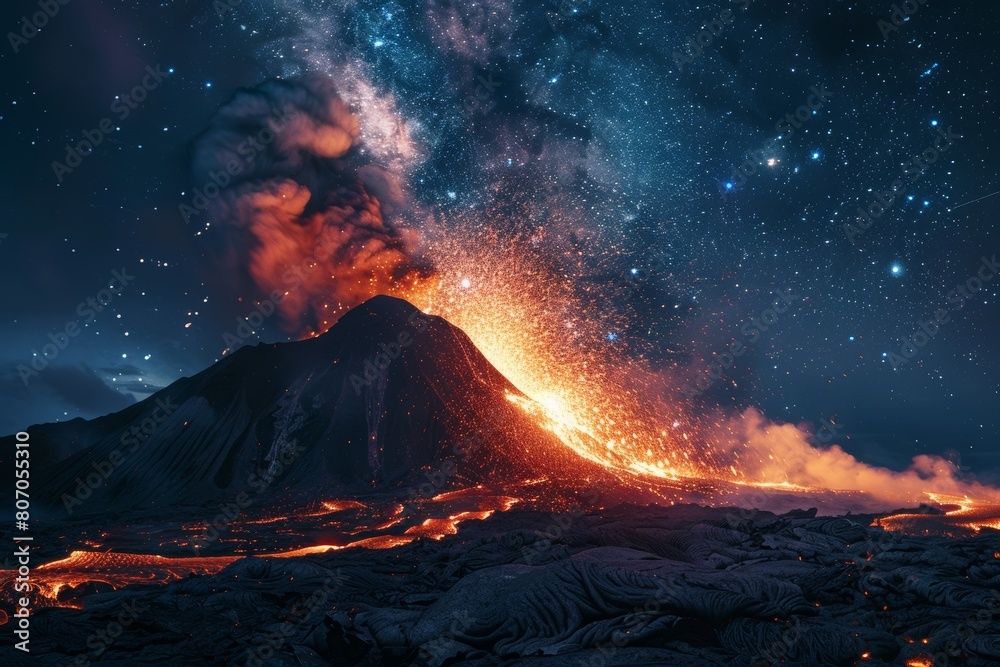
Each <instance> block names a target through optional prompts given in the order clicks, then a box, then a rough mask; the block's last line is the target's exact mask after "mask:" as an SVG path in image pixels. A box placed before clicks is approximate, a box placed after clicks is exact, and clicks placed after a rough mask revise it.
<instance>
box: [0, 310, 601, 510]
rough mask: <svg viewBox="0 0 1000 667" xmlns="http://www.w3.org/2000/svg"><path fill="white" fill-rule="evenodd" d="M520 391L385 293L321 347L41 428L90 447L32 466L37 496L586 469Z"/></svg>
mask: <svg viewBox="0 0 1000 667" xmlns="http://www.w3.org/2000/svg"><path fill="white" fill-rule="evenodd" d="M510 393H513V394H517V393H519V392H518V390H517V389H516V388H515V387H514V386H513V385H511V384H510V382H509V381H507V380H506V379H505V378H504V377H503V376H502V375H501V374H500V373H499V372H498V371H497V370H496V369H495V368H494V367H493V366H491V365H490V364H489V362H488V361H487V360H486V359H485V358H484V357H483V356H482V354H481V353H480V352H479V351H478V350H477V349H476V348H475V346H474V345H473V344H472V342H471V341H470V340H469V338H468V337H467V336H466V335H465V334H464V333H463V332H462V331H460V330H459V329H457V328H456V327H454V326H452V325H450V324H449V323H448V322H446V321H445V320H443V319H441V318H437V317H433V316H428V315H425V314H423V313H421V312H420V311H418V310H417V309H416V308H414V307H413V306H412V305H410V304H409V303H407V302H405V301H402V300H400V299H395V298H391V297H385V296H379V297H375V298H373V299H371V300H369V301H367V302H366V303H364V304H362V305H360V306H358V307H357V308H355V309H353V310H352V311H350V312H348V313H347V314H345V315H344V317H343V318H341V320H340V321H339V322H338V323H337V324H336V326H334V327H333V328H332V329H330V330H329V331H328V332H327V333H325V334H323V335H321V336H318V337H316V338H312V339H308V340H304V341H299V342H294V343H283V344H271V345H257V346H255V347H245V348H242V349H240V350H238V351H237V352H235V353H234V354H233V355H232V356H230V357H227V358H226V359H224V360H222V361H220V362H218V363H217V364H215V365H213V366H212V367H210V368H208V369H206V370H205V371H203V372H201V373H199V374H198V375H195V376H194V377H191V378H183V379H181V380H178V381H177V382H175V383H173V384H172V385H170V386H169V387H167V388H166V389H163V390H162V391H160V392H158V393H157V394H155V395H154V396H152V397H150V398H149V399H146V400H145V401H143V402H141V403H138V404H136V405H134V406H131V407H129V408H127V409H126V410H123V411H121V412H118V413H115V414H113V415H108V416H105V417H102V418H100V419H97V420H92V421H90V422H81V421H79V420H74V422H70V423H66V424H60V425H48V426H45V427H39V430H41V431H43V433H44V437H46V438H50V439H58V438H74V437H77V438H82V437H86V438H87V439H88V442H89V444H88V445H87V446H86V447H84V448H83V449H82V450H81V451H80V452H79V453H78V454H76V455H73V456H71V457H69V458H68V459H66V460H64V461H62V462H60V463H58V464H56V465H53V466H50V467H49V466H47V467H46V468H45V469H42V470H38V469H35V470H33V477H34V478H35V479H34V483H33V487H34V488H35V489H36V490H40V492H42V493H43V494H44V495H43V500H44V501H45V502H46V504H48V505H49V506H50V507H52V508H54V509H56V511H62V512H65V511H66V510H65V509H63V508H65V507H68V508H71V509H72V510H73V512H74V514H79V513H84V514H86V513H91V512H105V511H109V510H113V509H118V510H120V509H123V508H130V509H135V508H152V507H164V506H171V505H205V504H209V503H213V502H217V501H218V500H220V499H221V498H224V497H228V496H230V495H231V494H233V493H238V492H240V491H257V492H259V491H261V490H262V489H265V488H267V489H270V490H273V491H283V490H288V491H290V492H293V493H295V494H310V493H324V492H326V493H330V492H333V493H359V492H364V491H372V490H383V489H384V490H391V489H393V488H398V487H401V486H402V485H405V484H407V483H413V482H414V481H416V480H417V479H418V476H417V474H418V473H419V472H420V471H421V470H426V469H429V468H433V467H434V466H435V465H439V464H440V461H441V460H442V459H444V458H447V457H452V458H456V457H457V458H458V459H460V460H461V464H460V465H459V466H457V468H456V473H455V474H454V476H453V477H451V478H450V480H449V481H453V482H458V483H463V484H474V483H479V482H490V483H496V482H503V480H504V479H507V478H509V477H512V476H513V475H514V474H515V473H516V472H523V471H530V473H531V474H532V475H534V476H536V477H544V476H545V475H546V474H556V473H558V472H559V471H560V470H563V469H565V466H566V465H567V464H569V463H571V462H572V463H573V465H576V466H579V465H581V462H580V461H579V459H578V458H577V457H575V455H573V454H572V453H571V452H569V451H568V450H567V449H566V448H565V447H563V446H561V445H560V444H559V442H558V441H557V440H556V439H555V438H554V436H552V435H551V434H550V433H548V432H547V431H545V430H543V429H542V428H540V427H538V426H537V425H536V424H534V423H533V422H532V421H530V419H529V418H528V417H527V416H526V415H525V414H524V413H523V412H521V411H520V410H519V409H517V408H516V407H515V406H514V405H513V404H512V403H511V402H510V401H509V400H508V399H507V395H508V394H510ZM34 431H35V429H29V433H33V432H34ZM144 431H145V433H144ZM81 434H85V435H81ZM147 434H148V435H147ZM470 437H472V438H474V440H473V441H472V443H473V444H472V446H471V447H470V445H469V440H468V438H470ZM4 440H12V438H5V439H4ZM12 449H13V447H12V446H10V445H8V446H6V447H4V448H3V451H8V452H9V451H12ZM595 472H596V471H595ZM74 500H79V501H80V502H74Z"/></svg>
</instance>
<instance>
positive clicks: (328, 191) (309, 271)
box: [194, 75, 427, 334]
mask: <svg viewBox="0 0 1000 667" xmlns="http://www.w3.org/2000/svg"><path fill="white" fill-rule="evenodd" d="M360 134H361V129H360V123H359V121H358V119H357V118H356V117H355V116H354V115H353V114H352V113H351V111H350V110H349V109H348V107H347V105H346V104H345V103H344V101H343V100H342V99H341V98H340V97H339V95H338V94H337V92H336V90H335V89H334V87H333V84H332V82H331V80H330V79H329V78H327V77H322V76H318V75H313V76H309V77H306V78H303V79H302V80H299V81H268V82H266V83H264V84H261V85H260V86H258V87H257V88H255V89H253V90H245V91H240V92H238V93H237V94H236V95H235V96H234V97H233V99H232V100H230V101H229V102H228V103H227V104H226V105H224V106H223V107H222V108H221V109H220V110H219V111H218V113H217V114H216V116H215V117H214V118H213V120H212V123H211V125H210V127H209V129H208V130H207V131H206V132H205V133H203V134H202V135H201V136H200V137H199V138H198V140H197V141H196V143H195V148H194V170H195V174H196V177H199V178H202V179H204V181H205V182H206V186H205V188H204V191H205V192H206V193H211V192H212V190H211V189H210V186H209V185H208V184H209V183H213V182H214V183H215V184H219V183H220V182H224V183H225V187H223V188H221V192H219V193H218V194H217V195H216V196H215V197H214V198H211V197H207V198H206V200H207V205H206V207H205V208H207V210H208V213H209V215H208V220H209V221H213V222H218V223H221V224H222V225H223V227H224V228H225V230H226V234H225V239H224V243H225V244H226V246H227V247H226V251H225V254H226V255H228V256H229V257H231V258H232V263H233V265H234V266H233V268H238V269H241V270H244V271H245V272H246V274H247V275H248V276H249V278H250V279H251V280H252V281H253V283H254V285H255V287H256V290H257V291H258V294H259V295H260V296H261V297H262V298H271V299H272V300H274V301H276V302H278V309H279V313H280V315H281V318H282V323H283V325H284V326H285V328H286V329H287V330H289V331H292V332H296V333H299V334H306V333H315V332H320V331H324V330H326V329H327V328H329V326H330V325H332V324H333V322H335V321H336V319H337V318H338V317H339V315H340V314H342V313H343V312H344V311H346V310H347V309H350V308H352V307H353V306H356V305H358V304H359V303H361V302H363V301H365V300H366V299H368V298H370V297H372V296H375V295H376V294H381V293H386V292H390V293H391V292H393V291H394V289H395V288H396V286H398V285H412V284H413V283H414V282H415V281H417V280H418V279H419V278H420V277H421V276H422V275H424V274H426V273H427V267H426V266H425V265H424V264H423V263H421V262H419V261H418V260H415V259H414V257H413V255H414V248H415V247H416V245H417V237H416V235H415V234H414V233H413V232H409V231H407V230H404V229H401V228H398V227H395V226H393V225H392V224H390V223H388V222H387V221H386V220H385V218H384V216H383V208H384V205H388V206H390V207H400V206H402V205H403V203H404V202H405V199H406V193H405V189H404V188H403V187H402V185H401V184H400V183H399V181H398V180H397V179H396V178H395V177H394V176H393V175H392V174H390V173H389V172H387V171H385V170H384V169H381V168H380V167H378V166H377V165H373V164H369V163H368V162H367V159H366V158H365V156H364V151H363V150H361V148H360V147H359V144H358V140H359V136H360ZM196 192H200V191H198V190H197V189H196ZM380 200H381V201H380ZM209 224H210V223H209ZM209 224H207V225H206V227H208V226H209ZM276 293H280V296H279V297H278V298H275V296H276Z"/></svg>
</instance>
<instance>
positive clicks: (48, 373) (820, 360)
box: [0, 0, 1000, 480]
mask: <svg viewBox="0 0 1000 667" xmlns="http://www.w3.org/2000/svg"><path fill="white" fill-rule="evenodd" d="M914 6H915V7H917V9H916V11H915V12H913V13H912V15H910V16H903V15H900V16H897V17H896V21H895V23H893V16H892V15H893V11H894V10H893V5H892V3H890V2H881V1H873V0H869V1H865V2H853V1H847V0H827V1H823V2H812V1H809V2H807V1H805V0H800V1H790V0H784V1H782V0H718V1H717V2H693V1H689V0H677V1H673V2H669V3H666V2H664V3H625V4H622V3H611V2H598V1H596V0H560V1H556V0H548V1H540V2H521V1H517V0H485V1H482V2H479V1H477V2H466V1H463V2H459V1H457V0H434V1H433V2H420V3H396V2H367V1H362V2H317V1H309V0H242V2H240V1H239V0H229V1H228V2H221V1H220V2H216V3H214V5H213V3H209V2H200V3H194V2H171V1H163V2H159V3H139V2H110V1H100V0H70V2H69V3H68V4H65V5H60V6H59V9H58V12H57V13H56V14H55V15H54V16H52V17H51V18H47V20H46V21H45V23H46V25H44V27H43V28H42V29H41V30H40V31H38V32H37V34H35V33H34V32H33V30H32V28H30V27H29V28H25V26H24V21H22V18H21V17H23V16H27V17H29V18H28V19H27V20H28V21H29V23H30V22H31V21H32V20H34V19H32V18H31V17H32V16H34V15H36V13H37V12H38V11H39V9H38V5H37V3H32V2H25V1H23V0H16V1H14V2H10V3H7V4H6V5H5V7H4V9H3V11H2V14H3V17H4V22H5V23H4V25H5V28H6V30H5V32H7V31H10V33H9V34H8V35H7V37H6V39H5V42H6V43H5V44H4V46H3V48H2V49H0V76H2V81H3V85H2V93H0V132H2V134H3V137H4V147H5V159H4V160H3V162H2V166H0V169H2V170H3V173H2V182H3V188H2V191H0V193H2V194H0V233H2V234H3V236H0V272H2V275H3V284H4V296H5V304H4V305H5V307H4V311H5V312H4V316H3V317H4V326H3V328H2V330H0V335H2V345H0V350H2V351H0V370H2V373H0V394H2V397H3V401H2V407H0V429H2V430H3V431H4V432H13V431H15V430H19V429H23V428H24V427H26V426H28V425H30V424H35V423H42V422H50V421H57V420H59V421H65V420H69V419H73V418H75V417H84V418H92V417H95V416H98V415H101V414H105V413H108V412H110V411H114V410H117V409H120V408H122V407H125V406H127V405H129V404H131V403H132V402H134V401H136V400H141V399H142V398H144V397H146V396H148V395H149V394H150V393H152V392H154V391H156V390H157V389H159V388H162V387H165V386H167V385H168V384H170V383H171V382H173V381H174V380H176V379H178V378H180V377H183V376H190V375H192V374H194V373H197V372H199V371H200V370H202V369H204V368H206V367H207V366H209V365H210V364H212V363H213V362H214V361H216V360H218V359H221V358H222V357H223V355H224V353H226V352H227V344H226V342H225V339H224V335H225V334H226V333H227V332H231V331H233V330H234V328H235V327H236V325H237V323H238V322H239V321H240V319H241V318H245V317H246V315H247V312H248V308H249V307H250V306H251V305H252V301H253V299H254V298H257V296H258V295H259V294H260V293H261V291H260V290H259V289H255V288H254V285H253V283H252V281H250V280H249V279H248V277H247V275H245V274H246V271H244V270H242V269H241V266H240V258H239V257H237V258H236V259H235V260H234V259H233V257H231V256H227V252H229V253H231V252H232V245H227V239H226V235H227V234H233V233H234V232H233V231H232V229H231V228H228V227H226V226H225V225H219V224H215V225H213V224H212V222H213V220H212V219H211V216H210V215H209V214H208V213H207V212H206V213H203V214H199V215H195V216H184V215H183V212H182V210H181V205H183V204H187V205H191V204H192V202H193V197H194V196H195V190H198V189H204V186H205V184H206V182H205V179H204V177H203V176H200V175H199V171H198V168H197V164H195V163H196V162H197V159H196V158H197V157H198V155H199V146H204V143H199V142H204V140H205V137H206V132H207V131H208V130H209V128H212V127H217V126H218V123H217V120H216V121H213V119H218V114H219V111H220V109H221V108H224V107H225V105H227V104H229V103H230V102H231V101H232V100H233V99H234V95H236V94H237V93H238V91H239V90H240V89H244V90H246V89H252V90H259V87H260V86H261V85H262V84H263V83H264V82H265V81H268V80H273V79H280V80H282V81H285V82H294V81H299V80H302V78H303V77H308V76H313V75H316V74H317V73H318V74H321V75H324V76H326V77H328V78H329V80H330V81H331V82H332V85H333V86H334V87H335V88H336V90H337V92H338V93H339V95H340V97H342V98H343V100H344V101H345V102H346V104H347V105H348V106H349V107H350V109H351V111H352V112H353V113H354V115H355V116H356V117H357V119H358V120H359V122H360V137H359V138H358V140H357V141H356V142H355V143H354V145H353V147H352V149H351V150H352V153H351V155H350V156H349V158H350V160H353V161H354V163H356V164H354V166H353V167H352V168H356V169H369V171H368V172H365V173H369V174H370V173H371V171H370V169H373V168H375V167H377V168H378V170H379V172H378V173H379V174H383V175H384V178H383V179H382V180H381V181H380V182H382V183H383V184H384V183H386V182H390V183H393V184H401V187H402V188H403V189H405V193H406V194H405V196H404V197H400V198H398V201H397V200H396V199H394V198H393V197H391V196H387V197H386V198H385V200H384V201H382V213H383V215H384V218H385V222H386V224H387V225H389V226H390V227H392V228H393V229H406V230H408V231H407V234H412V235H415V236H420V235H422V234H423V235H424V237H425V238H424V240H423V241H422V242H421V243H418V244H417V245H418V246H420V250H419V252H418V254H419V255H420V258H421V259H420V261H421V262H424V261H425V262H428V263H431V264H433V263H434V262H435V245H434V242H433V241H432V240H429V239H430V233H429V231H428V230H430V229H431V228H433V229H435V230H437V231H440V230H441V229H442V228H445V229H447V231H448V233H449V237H450V238H456V237H457V238H461V237H462V235H463V234H466V233H468V234H471V233H472V230H471V228H472V227H476V228H479V227H481V226H482V225H483V224H486V223H484V222H483V221H484V220H486V221H488V225H489V227H490V229H491V230H493V231H495V233H496V234H497V238H498V239H499V242H500V243H501V244H502V243H503V242H504V241H503V239H504V238H505V235H509V236H510V237H511V238H514V237H518V238H530V239H531V240H532V243H533V247H534V248H536V249H537V251H538V254H539V255H540V256H541V257H543V258H544V260H545V262H546V266H547V270H548V271H549V272H550V273H552V274H553V275H558V276H560V277H561V279H562V280H564V281H565V282H566V283H567V284H569V285H570V289H571V290H572V291H573V293H574V294H575V295H576V297H578V298H579V300H580V301H579V303H582V304H585V306H586V307H582V308H581V309H580V311H581V312H580V314H579V316H580V317H581V318H584V319H587V320H588V321H589V324H590V326H588V327H587V328H586V331H587V332H588V335H589V336H590V338H591V340H588V341H585V343H586V345H588V346H589V347H590V348H591V349H595V348H596V349H599V348H600V346H605V347H606V348H607V349H608V350H609V351H613V352H614V355H615V356H616V358H621V357H626V358H629V359H631V360H634V361H635V362H636V363H641V364H643V365H644V367H646V368H650V369H653V370H654V371H655V372H658V373H661V375H662V376H663V377H664V378H667V379H669V381H668V382H665V383H664V384H665V386H666V387H668V388H667V389H664V390H663V391H668V392H672V393H673V398H674V400H676V401H678V402H684V403H685V404H687V405H689V406H690V409H691V410H699V409H704V408H705V407H706V406H712V409H715V408H718V407H719V406H722V408H734V409H740V408H743V407H746V406H755V407H757V408H759V409H760V410H761V411H763V412H764V413H765V414H766V415H767V416H768V417H769V418H770V419H772V420H775V421H778V422H790V423H795V424H803V425H805V426H804V428H807V429H810V430H813V431H815V432H816V439H817V442H818V443H820V444H823V445H825V444H827V443H837V444H840V445H842V446H843V447H844V448H845V449H846V450H848V451H849V452H851V453H853V454H855V455H856V456H858V457H859V458H861V459H862V460H864V461H866V462H870V463H874V464H878V465H886V466H890V467H902V466H904V465H905V464H906V463H907V462H908V461H909V460H910V459H911V458H912V457H913V456H915V455H917V454H921V453H928V454H936V455H939V456H944V457H946V458H949V459H950V460H952V461H953V462H955V463H956V464H957V465H960V467H961V468H960V469H961V470H962V471H967V472H969V473H972V474H975V475H977V476H979V477H980V478H983V479H993V480H996V479H997V475H998V473H1000V451H998V450H997V448H996V437H997V434H998V432H1000V409H998V408H1000V394H998V383H997V381H996V376H997V373H998V371H1000V346H998V345H997V336H996V332H997V330H998V326H1000V307H998V301H997V291H998V285H1000V276H997V277H996V279H994V275H993V274H994V273H996V271H998V270H1000V268H990V267H994V263H993V262H994V260H993V258H994V257H995V256H996V255H998V254H1000V235H998V234H997V232H996V227H995V225H994V221H995V213H994V211H995V210H996V207H997V206H998V205H1000V194H997V191H998V190H1000V187H998V186H997V183H998V178H997V166H998V165H997V160H996V159H995V158H990V156H991V155H994V156H995V155H997V154H1000V153H998V151H1000V126H998V124H997V122H996V108H997V107H996V103H997V101H998V100H997V96H998V91H997V90H996V88H997V81H996V79H995V77H994V76H993V75H991V74H990V72H995V71H998V65H1000V63H998V53H997V48H996V38H995V35H996V32H997V28H998V27H1000V6H997V7H994V6H993V5H992V4H991V3H982V2H974V1H972V0H955V1H949V2H943V1H940V0H930V2H927V3H926V4H923V5H918V4H917V3H914ZM25 34H30V37H24V35H25ZM12 35H13V36H12ZM137 87H139V88H140V89H141V90H139V92H138V93H136V89H137ZM139 98H141V99H139ZM213 123H215V124H213ZM102 128H103V129H102ZM88 133H89V136H91V137H99V138H100V142H99V143H98V144H97V145H96V147H94V149H93V150H92V151H89V152H86V151H85V153H86V154H84V155H82V156H77V157H74V158H72V159H68V157H67V150H68V149H67V146H69V147H70V148H72V146H75V145H77V144H78V143H79V142H80V141H81V140H84V139H85V138H86V137H87V136H88ZM57 162H58V163H63V164H64V165H65V166H62V167H60V166H54V163H57ZM71 164H75V166H71V167H70V166H69V165H71ZM352 164H353V163H352ZM358 165H362V166H358ZM373 165H374V167H373ZM741 170H742V172H741ZM894 187H895V188H896V192H895V193H893V192H892V190H893V188H894ZM886 192H888V193H889V194H884V193H886ZM390 199H391V200H392V205H389V200H390ZM186 218H187V219H186ZM227 249H228V250H227ZM984 259H985V260H986V261H985V262H984ZM418 263H419V262H418ZM113 272H118V277H115V274H114V273H113ZM121 274H124V276H122V275H121ZM123 277H124V278H125V280H124V282H125V283H126V284H125V285H124V286H122V285H121V283H122V278H123ZM109 286H110V287H114V288H115V289H116V291H117V292H119V293H117V294H112V298H111V299H110V301H109V302H107V304H106V305H104V306H101V309H100V311H99V312H98V311H97V309H96V308H92V305H86V304H87V300H88V299H101V296H100V294H101V291H102V290H104V289H106V288H108V287H109ZM963 290H964V291H963ZM107 294H108V293H107V292H106V293H105V297H106V296H107ZM781 295H785V296H786V298H787V300H786V301H783V300H781ZM105 300H107V299H105ZM81 304H84V305H82V306H81ZM98 305H99V304H98ZM779 307H780V310H779ZM335 317H336V314H333V315H331V319H335ZM71 323H76V325H77V326H79V332H78V333H77V334H76V335H74V336H73V337H72V339H71V340H69V342H68V344H66V345H65V348H64V349H59V350H58V352H57V354H49V355H47V356H48V358H44V359H40V358H38V357H39V355H43V346H45V345H46V344H48V343H50V338H51V337H55V338H56V339H57V340H61V339H60V337H59V335H57V333H56V332H59V331H66V327H67V324H71ZM924 332H926V333H924ZM930 332H933V335H928V334H929V333H930ZM921 334H923V335H921ZM300 335H301V331H296V330H290V329H289V328H288V327H287V326H282V320H280V319H279V318H269V319H267V320H266V321H265V322H264V323H263V324H262V325H261V326H259V327H256V328H255V334H254V340H258V339H259V340H264V341H279V340H291V339H295V338H297V337H299V336H300ZM525 335H531V333H530V332H527V333H526V334H525ZM904 338H907V339H908V340H909V341H910V343H909V345H911V346H912V347H906V344H905V343H904V341H903V340H901V339H904ZM737 344H738V345H737ZM734 345H735V347H734ZM732 350H742V352H741V354H739V356H738V357H733V358H732V359H731V360H730V359H729V358H727V357H726V356H725V355H726V354H727V353H728V352H729V351H732ZM50 351H51V350H50ZM911 352H912V353H913V354H912V355H911V354H910V353H911ZM609 353H610V352H609ZM904 355H909V356H904ZM33 359H34V361H35V369H37V373H28V374H27V375H26V373H25V370H24V369H25V368H29V367H30V365H31V363H32V361H33ZM43 362H44V363H43ZM727 362H728V363H727ZM713 363H715V364H719V366H717V367H716V368H717V370H718V371H720V372H717V373H716V375H717V377H712V378H711V379H710V380H709V381H705V377H706V373H708V372H709V369H711V368H712V364H713ZM699 382H700V385H699ZM685 387H686V388H687V389H684V388H685Z"/></svg>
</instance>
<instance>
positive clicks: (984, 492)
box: [715, 408, 1000, 510]
mask: <svg viewBox="0 0 1000 667" xmlns="http://www.w3.org/2000/svg"><path fill="white" fill-rule="evenodd" d="M715 437H716V442H717V443H718V444H719V445H720V447H721V448H723V449H724V450H727V451H729V452H730V453H731V454H732V456H733V458H734V460H736V461H738V464H737V467H738V469H739V473H740V474H739V479H741V480H742V481H744V482H748V483H752V484H758V485H762V486H791V487H799V488H808V489H825V490H832V491H856V492H861V493H864V494H867V495H868V496H870V497H871V498H872V499H873V500H874V501H876V502H875V506H869V507H867V508H866V509H870V510H876V509H894V508H898V507H905V506H912V505H914V504H917V503H930V502H936V501H937V500H939V499H941V498H949V499H952V501H954V500H956V499H957V500H963V499H964V500H975V501H977V502H983V503H991V504H996V503H1000V490H998V489H995V488H993V487H989V486H986V485H984V484H980V483H978V482H973V481H966V480H962V479H959V478H958V477H957V476H956V472H957V470H956V468H955V465H954V464H953V463H951V462H950V461H948V460H946V459H943V458H941V457H937V456H927V455H920V456H916V457H914V459H913V462H912V463H911V465H910V467H909V468H907V469H906V470H903V471H901V472H898V471H894V470H889V469H887V468H880V467H877V466H872V465H868V464H866V463H863V462H861V461H859V460H858V459H856V458H855V457H854V456H852V455H851V454H848V453H847V452H845V451H844V450H843V449H841V448H840V447H838V446H836V445H834V446H832V447H829V448H819V447H815V446H813V445H812V444H811V443H810V442H809V441H808V435H807V434H806V433H805V432H803V431H802V430H801V429H799V428H797V427H796V426H794V425H792V424H775V423H773V422H769V421H768V420H767V419H766V418H765V417H764V416H763V415H762V414H761V413H760V412H758V411H757V410H754V409H752V408H751V409H748V410H746V411H745V412H743V414H741V415H737V416H735V417H733V418H731V419H730V420H729V421H728V422H726V423H723V424H721V425H720V427H719V428H718V429H717V430H716V432H715Z"/></svg>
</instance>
